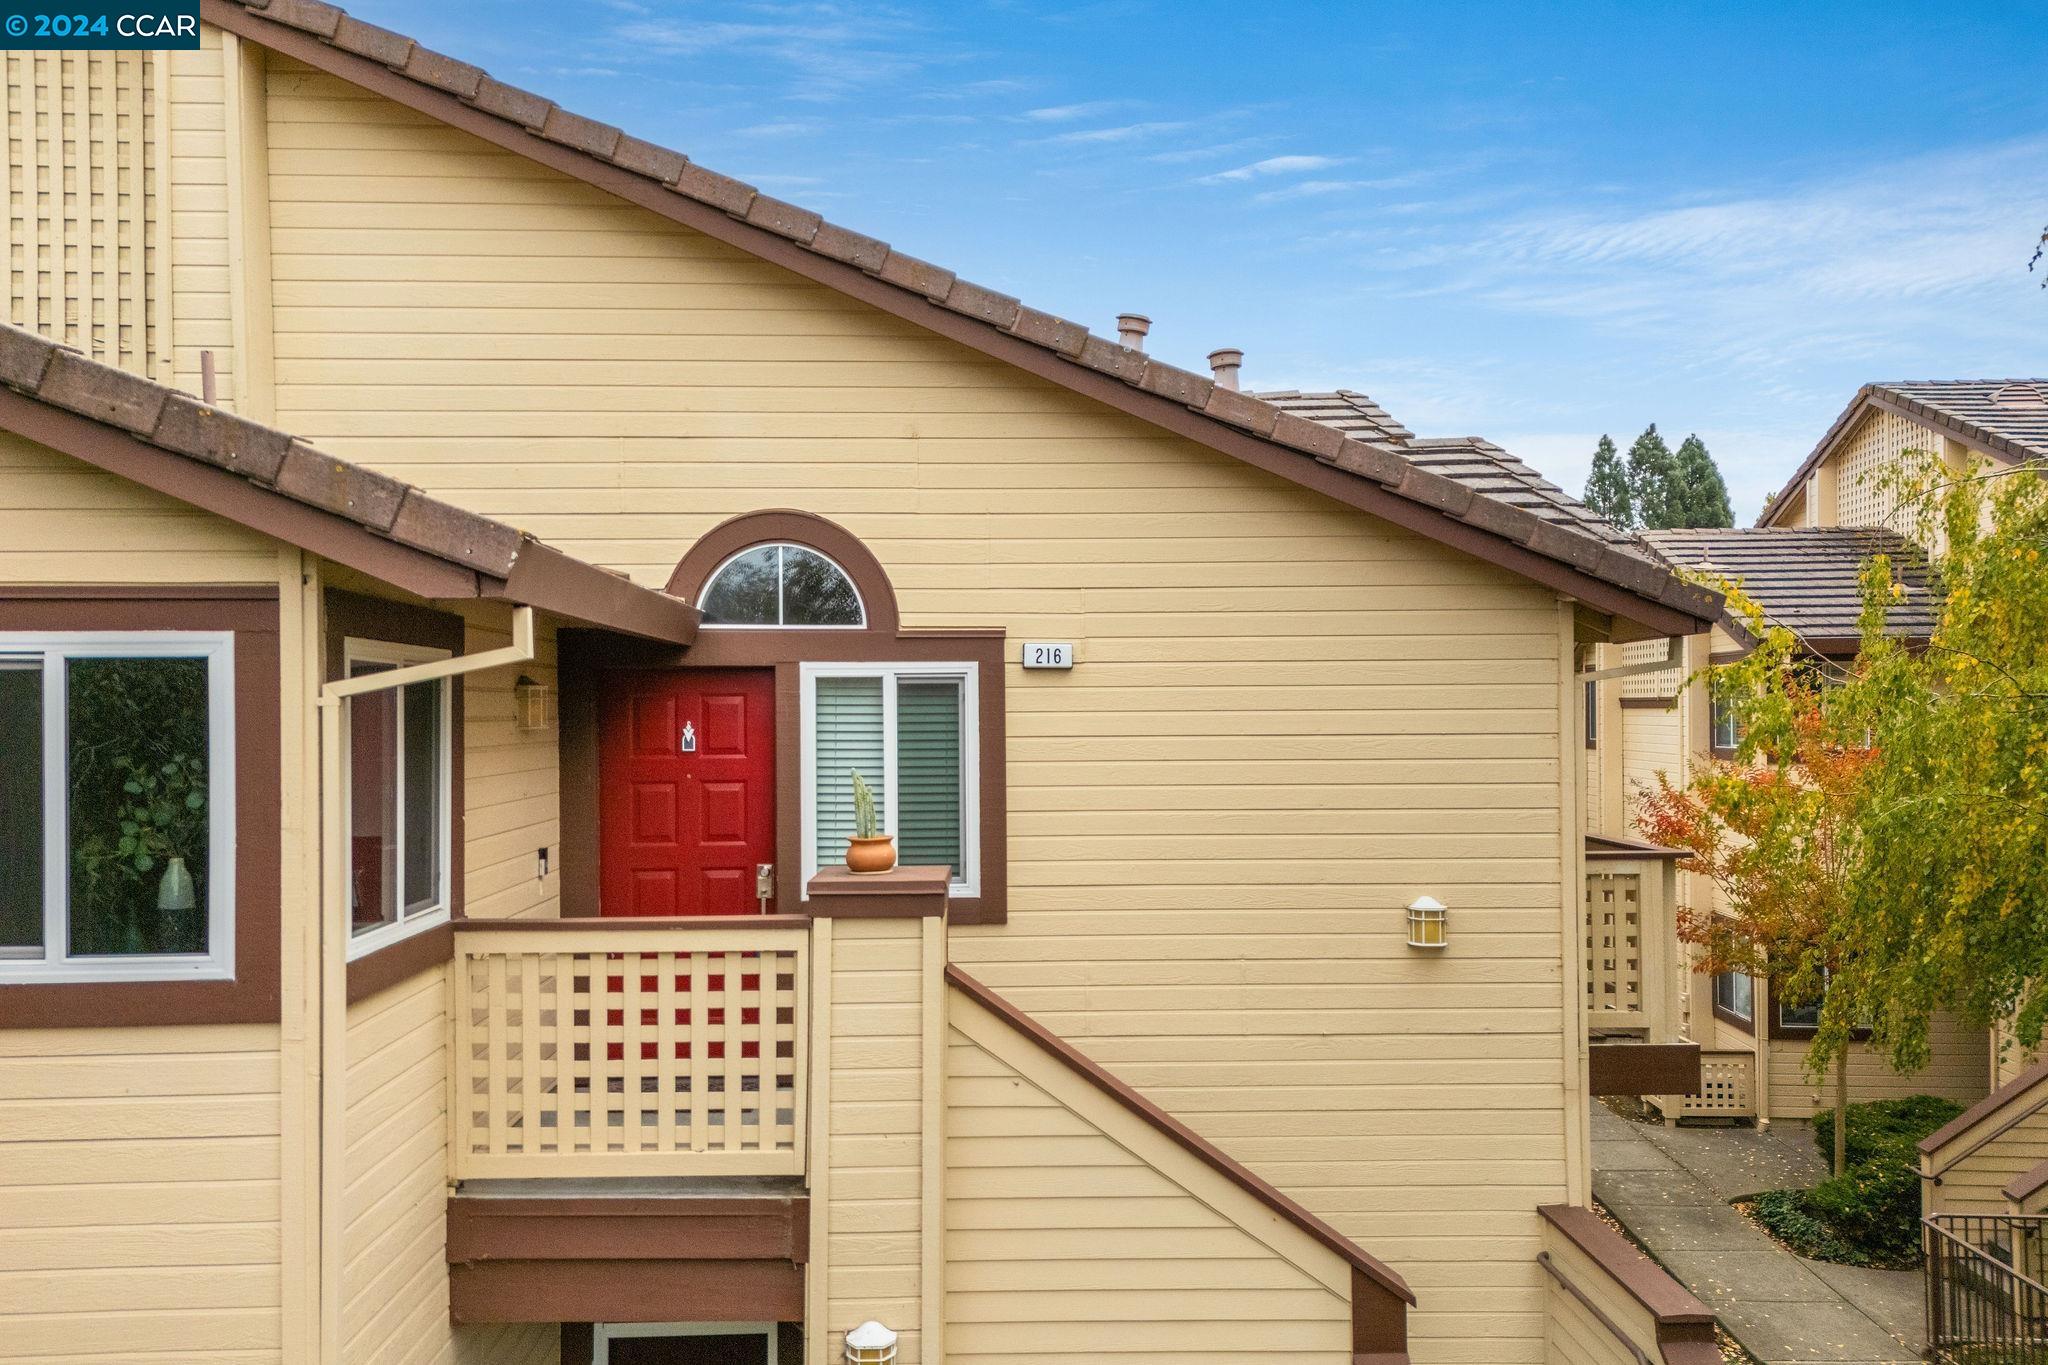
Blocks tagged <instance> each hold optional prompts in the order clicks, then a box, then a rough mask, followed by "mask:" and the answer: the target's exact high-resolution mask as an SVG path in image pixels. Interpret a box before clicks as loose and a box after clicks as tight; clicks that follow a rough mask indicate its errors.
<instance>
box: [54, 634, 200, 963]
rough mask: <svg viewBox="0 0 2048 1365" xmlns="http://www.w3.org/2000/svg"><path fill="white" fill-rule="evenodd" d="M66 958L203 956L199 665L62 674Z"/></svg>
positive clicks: (136, 664) (77, 669) (129, 662)
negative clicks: (66, 775) (70, 955)
mask: <svg viewBox="0 0 2048 1365" xmlns="http://www.w3.org/2000/svg"><path fill="white" fill-rule="evenodd" d="M65 681H66V693H67V702H66V708H67V709H66V717H65V719H66V743H65V753H66V760H67V762H68V765H69V769H70V788H69V792H68V796H69V805H68V811H69V821H70V826H69V834H70V840H69V846H70V855H71V867H70V893H71V894H70V926H71V927H70V935H71V951H72V952H73V953H74V954H78V955H103V954H130V953H203V952H205V951H206V945H207V926H206V896H207V875H206V874H207V847H208V800H207V797H208V787H207V742H208V734H207V728H208V727H207V714H206V691H207V665H206V661H205V660H204V659H86V658H73V659H71V660H69V661H68V662H67V664H66V680H65Z"/></svg>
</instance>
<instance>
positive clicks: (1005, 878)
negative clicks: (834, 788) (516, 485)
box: [556, 626, 1009, 924]
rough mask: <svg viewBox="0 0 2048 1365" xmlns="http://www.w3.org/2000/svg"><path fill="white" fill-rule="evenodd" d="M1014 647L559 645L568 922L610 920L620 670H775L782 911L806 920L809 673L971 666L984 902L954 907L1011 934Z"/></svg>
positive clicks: (741, 635)
mask: <svg viewBox="0 0 2048 1365" xmlns="http://www.w3.org/2000/svg"><path fill="white" fill-rule="evenodd" d="M1004 640H1005V636H1004V634H1003V632H1002V631H1001V630H899V631H896V632H894V633H886V632H882V631H878V630H873V629H869V630H719V629H718V628H717V627H715V626H714V627H712V628H710V629H708V630H705V631H703V632H702V633H700V634H699V635H698V636H697V642H696V643H695V644H694V645H692V646H690V648H689V649H688V651H687V652H686V651H683V650H679V649H674V648H667V647H663V646H659V645H653V644H649V643H647V642H644V641H637V640H631V639H628V638H626V637H623V636H617V635H612V634H609V633H606V632H600V631H589V630H574V629H567V630H562V631H561V632H559V633H558V634H557V636H556V668H557V672H556V677H557V680H558V683H559V686H560V689H561V691H560V698H559V709H558V713H557V715H558V719H559V721H560V730H559V735H558V741H559V744H560V752H561V791H562V914H563V916H564V917H565V918H574V917H588V916H594V915H597V914H599V912H600V906H599V904H598V895H599V879H598V814H597V780H598V774H597V768H598V733H597V730H598V721H597V716H598V695H599V692H600V690H601V688H602V686H603V678H604V674H605V673H606V672H607V671H610V670H616V669H663V668H772V669H774V670H775V803H776V811H775V863H776V867H777V869H778V875H777V876H776V879H775V908H776V910H777V911H778V912H779V913H781V914H784V915H798V914H802V913H804V911H805V901H804V899H803V891H804V888H803V884H802V882H803V879H802V877H801V876H800V875H798V872H797V869H800V868H802V866H803V733H802V730H803V724H802V722H803V715H802V690H801V678H800V668H801V665H802V664H805V663H914V662H917V661H919V660H924V661H927V662H966V663H973V664H975V665H976V666H977V670H976V671H977V678H976V682H977V687H978V690H979V694H980V708H979V712H978V714H977V717H976V720H977V723H978V726H979V729H980V740H981V788H980V797H981V812H980V838H981V887H980V891H981V894H980V895H978V896H962V897H956V898H954V899H953V900H951V901H950V902H949V903H948V905H947V909H946V916H947V918H948V919H949V920H950V921H951V922H952V923H954V924H1002V923H1004V922H1005V921H1006V920H1007V919H1008V916H1009V778H1008V765H1007V754H1008V749H1009V745H1008V741H1007V738H1006V733H1007V710H1006V706H1005V701H1004V688H1005V684H1006V682H1007V674H1006V663H1007V661H1006V660H1005V658H1004Z"/></svg>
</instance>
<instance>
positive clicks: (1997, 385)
mask: <svg viewBox="0 0 2048 1365" xmlns="http://www.w3.org/2000/svg"><path fill="white" fill-rule="evenodd" d="M1909 450H1910V451H1919V452H1921V453H1922V454H1925V455H1932V456H1938V457H1939V458H1940V459H1941V461H1942V463H1943V464H1945V465H1946V466H1947V467H1948V468H1950V469H1953V470H1963V469H1967V468H1972V467H1976V466H1982V465H1988V466H1991V467H1998V466H2002V465H2013V464H2019V463H2022V462H2024V461H2027V460H2039V459H2048V379H1943V380H1926V381H1916V382H1910V383H1900V384H1865V385H1864V386H1863V387H1862V388H1861V389H1859V390H1858V391H1857V393H1856V397H1855V398H1854V399H1853V400H1851V402H1850V404H1849V406H1848V407H1847V408H1845V409H1844V410H1843V412H1842V415H1841V416H1840V417H1837V418H1836V419H1835V423H1834V425H1833V426H1831V427H1829V428H1828V430H1827V434H1826V435H1825V436H1823V437H1821V440H1820V444H1819V445H1817V446H1815V447H1814V449H1813V453H1812V454H1811V455H1808V456H1807V457H1806V459H1805V460H1803V461H1802V462H1801V463H1800V465H1799V468H1798V469H1796V470H1794V471H1793V473H1792V477H1791V478H1789V479H1787V480H1786V481H1785V486H1784V487H1783V488H1782V489H1780V490H1779V491H1778V492H1777V493H1776V494H1774V495H1773V496H1772V497H1771V499H1770V501H1769V502H1767V503H1765V504H1764V509H1763V511H1762V512H1761V513H1760V514H1759V515H1758V517H1757V520H1756V524H1757V525H1758V526H1784V527H1792V526H1882V527H1889V528H1890V529H1892V530H1895V531H1899V532H1902V533H1905V534H1912V533H1913V532H1914V530H1915V528H1914V527H1913V526H1911V525H1902V524H1900V517H1899V509H1898V507H1897V506H1896V505H1895V503H1896V499H1895V497H1894V496H1893V495H1894V491H1895V490H1893V489H1892V488H1890V487H1889V486H1888V485H1887V484H1886V482H1885V479H1884V477H1883V475H1884V472H1885V471H1886V470H1888V469H1892V468H1896V467H1897V465H1898V463H1899V461H1900V459H1901V457H1903V456H1904V455H1905V453H1906V452H1907V451H1909Z"/></svg>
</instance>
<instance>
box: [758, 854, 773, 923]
mask: <svg viewBox="0 0 2048 1365" xmlns="http://www.w3.org/2000/svg"><path fill="white" fill-rule="evenodd" d="M754 898H755V899H756V900H758V901H760V902H761V913H762V914H764V915H765V914H767V913H768V902H769V901H772V900H774V899H775V864H774V863H756V864H754Z"/></svg>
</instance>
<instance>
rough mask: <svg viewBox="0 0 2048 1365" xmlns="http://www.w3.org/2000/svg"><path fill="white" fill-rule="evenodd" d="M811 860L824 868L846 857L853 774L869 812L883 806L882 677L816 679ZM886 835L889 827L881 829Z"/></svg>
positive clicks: (851, 821)
mask: <svg viewBox="0 0 2048 1365" xmlns="http://www.w3.org/2000/svg"><path fill="white" fill-rule="evenodd" d="M815 723H816V727H817V735H816V750H817V765H818V766H817V774H818V813H817V840H818V843H817V849H816V853H817V859H818V866H819V867H830V866H832V865H833V864H834V863H837V862H840V861H841V860H843V859H844V858H845V857H846V841H847V839H848V838H849V837H851V836H852V834H853V774H854V773H856V772H858V773H859V774H860V775H861V776H862V777H863V778H865V779H866V781H867V784H868V786H869V787H871V788H872V789H873V790H874V793H875V814H876V818H877V819H880V818H881V816H882V812H883V811H884V810H885V809H886V808H887V796H888V792H887V786H888V782H887V777H886V774H885V773H884V772H883V769H882V680H881V679H880V678H820V679H818V702H817V717H816V722H815ZM881 832H882V833H884V834H886V833H888V832H889V831H887V830H883V831H881Z"/></svg>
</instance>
